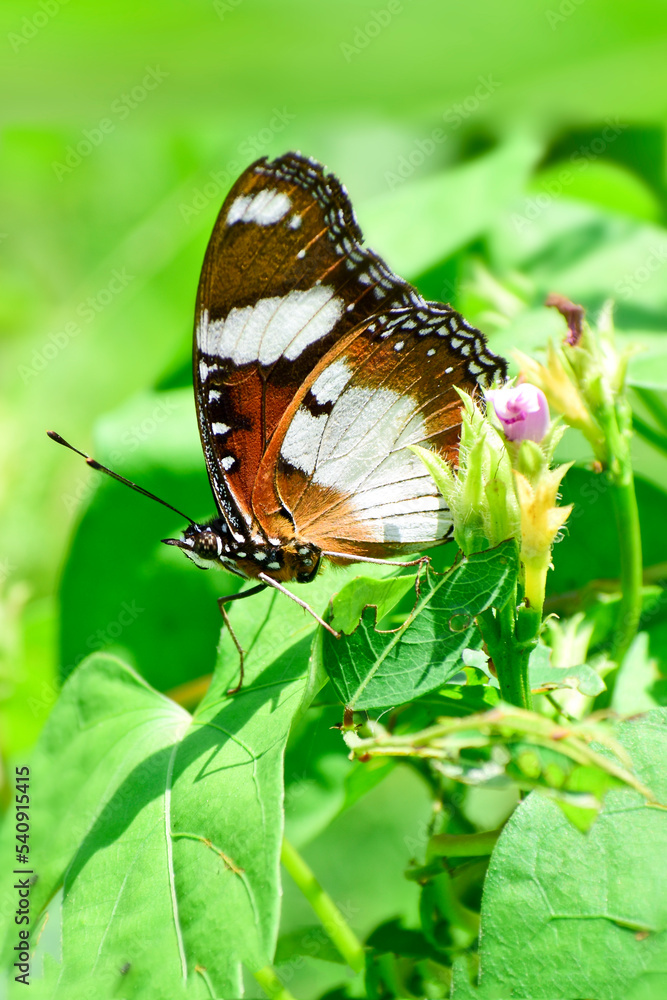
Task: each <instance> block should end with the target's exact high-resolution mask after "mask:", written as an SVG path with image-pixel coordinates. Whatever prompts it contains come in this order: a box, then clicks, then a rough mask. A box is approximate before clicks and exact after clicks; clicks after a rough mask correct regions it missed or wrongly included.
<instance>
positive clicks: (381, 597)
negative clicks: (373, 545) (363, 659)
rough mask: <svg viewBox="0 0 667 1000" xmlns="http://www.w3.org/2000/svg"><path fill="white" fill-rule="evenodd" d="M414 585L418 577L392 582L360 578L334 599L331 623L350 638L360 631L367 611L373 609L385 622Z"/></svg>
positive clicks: (379, 618) (378, 617) (405, 577)
mask: <svg viewBox="0 0 667 1000" xmlns="http://www.w3.org/2000/svg"><path fill="white" fill-rule="evenodd" d="M387 565H389V564H387ZM414 585H415V577H414V576H396V577H393V578H392V579H389V580H373V579H369V578H368V577H363V576H361V577H358V578H357V579H356V580H354V581H353V582H352V583H351V584H349V585H348V586H347V587H345V589H344V590H342V591H341V592H340V593H339V594H336V595H335V596H334V597H333V598H332V601H331V608H332V614H331V624H332V625H333V627H334V628H335V629H336V630H337V631H338V632H344V633H345V634H346V635H350V633H351V632H354V630H355V629H356V628H357V626H358V624H359V619H360V618H361V615H362V612H363V610H364V608H370V607H374V608H376V609H377V620H378V621H381V620H382V619H383V618H384V616H385V615H387V614H389V612H390V611H392V610H393V609H394V608H395V607H396V605H397V604H398V602H399V601H400V600H401V598H402V597H405V595H406V594H407V593H408V591H409V590H410V588H411V587H414Z"/></svg>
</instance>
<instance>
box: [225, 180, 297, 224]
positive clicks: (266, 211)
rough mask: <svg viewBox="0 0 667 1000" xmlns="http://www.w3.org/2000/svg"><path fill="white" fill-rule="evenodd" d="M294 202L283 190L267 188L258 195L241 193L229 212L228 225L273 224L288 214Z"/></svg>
mask: <svg viewBox="0 0 667 1000" xmlns="http://www.w3.org/2000/svg"><path fill="white" fill-rule="evenodd" d="M291 207H292V202H291V201H290V199H289V198H288V197H287V195H286V194H283V193H282V192H281V191H276V189H275V188H265V189H264V191H260V192H259V194H256V195H239V197H238V198H235V199H234V201H233V202H232V204H231V208H230V209H229V212H228V213H227V225H228V226H233V225H234V223H235V222H256V223H257V225H258V226H272V225H274V224H275V223H276V222H279V221H280V219H282V217H283V216H284V215H286V214H287V213H288V212H289V210H290V208H291Z"/></svg>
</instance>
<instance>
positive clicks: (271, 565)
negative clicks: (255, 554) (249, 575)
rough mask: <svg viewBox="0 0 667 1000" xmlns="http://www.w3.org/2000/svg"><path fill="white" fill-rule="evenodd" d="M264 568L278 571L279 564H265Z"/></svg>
mask: <svg viewBox="0 0 667 1000" xmlns="http://www.w3.org/2000/svg"><path fill="white" fill-rule="evenodd" d="M266 568H267V569H280V563H279V562H270V563H267V564H266Z"/></svg>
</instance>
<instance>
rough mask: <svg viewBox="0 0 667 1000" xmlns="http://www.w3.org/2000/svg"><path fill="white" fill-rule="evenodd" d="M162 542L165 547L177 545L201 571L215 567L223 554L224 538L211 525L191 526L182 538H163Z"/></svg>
mask: <svg viewBox="0 0 667 1000" xmlns="http://www.w3.org/2000/svg"><path fill="white" fill-rule="evenodd" d="M162 541H163V542H164V544H165V545H176V546H177V548H179V549H181V550H182V551H183V552H184V553H185V555H186V556H187V557H188V559H191V560H192V561H193V563H195V564H196V565H197V566H199V567H200V568H201V569H210V568H211V566H214V565H215V563H216V562H218V561H219V559H220V556H221V555H222V552H223V541H222V538H221V537H220V535H219V533H218V532H217V531H216V530H215V529H214V528H213V527H211V525H209V524H189V525H188V527H187V528H186V529H185V531H184V532H183V537H182V538H163V539H162Z"/></svg>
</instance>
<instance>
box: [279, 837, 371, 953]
mask: <svg viewBox="0 0 667 1000" xmlns="http://www.w3.org/2000/svg"><path fill="white" fill-rule="evenodd" d="M280 860H281V861H282V863H283V865H284V866H285V868H286V869H287V871H288V872H289V874H290V875H291V876H292V878H293V879H294V881H295V883H296V884H297V886H298V887H299V889H300V890H301V892H302V893H303V894H304V896H305V897H306V899H307V900H308V902H309V903H310V905H311V906H312V908H313V910H314V911H315V913H316V914H317V916H318V917H319V919H320V920H321V922H322V926H323V927H324V930H325V931H326V932H327V934H328V935H329V937H330V938H331V940H332V942H333V943H334V945H335V946H336V948H337V949H338V951H339V952H340V954H341V955H342V956H343V958H344V959H345V961H346V962H347V964H348V965H349V966H350V968H351V969H353V970H354V971H355V972H361V970H362V969H363V967H364V948H363V945H362V944H361V942H360V941H359V939H358V937H357V936H356V934H355V933H354V931H353V930H352V928H351V927H350V926H349V925H348V923H347V921H346V920H345V917H344V916H343V914H342V913H341V912H340V910H339V909H338V907H337V906H336V904H335V903H334V901H333V899H332V898H331V896H330V895H329V894H328V893H327V892H325V891H324V889H323V888H322V886H321V885H320V884H319V882H318V881H317V879H316V878H315V876H314V874H313V872H312V871H311V869H310V868H309V867H308V865H307V864H306V862H305V861H304V860H303V858H302V857H301V855H300V854H299V852H298V851H297V850H296V849H295V848H294V847H292V845H291V844H290V842H289V840H287V838H285V837H284V838H283V847H282V851H281V854H280Z"/></svg>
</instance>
